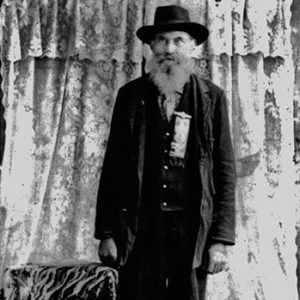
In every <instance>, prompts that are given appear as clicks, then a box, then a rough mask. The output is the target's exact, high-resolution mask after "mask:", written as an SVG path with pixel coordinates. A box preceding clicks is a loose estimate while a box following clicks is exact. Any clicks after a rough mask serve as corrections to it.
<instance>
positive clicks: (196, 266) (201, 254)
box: [95, 5, 235, 300]
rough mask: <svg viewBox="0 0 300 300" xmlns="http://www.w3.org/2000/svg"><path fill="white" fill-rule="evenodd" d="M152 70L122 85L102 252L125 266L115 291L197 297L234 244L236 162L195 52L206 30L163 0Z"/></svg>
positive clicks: (101, 207)
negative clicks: (192, 57)
mask: <svg viewBox="0 0 300 300" xmlns="http://www.w3.org/2000/svg"><path fill="white" fill-rule="evenodd" d="M137 36H138V37H139V38H140V39H141V40H142V41H143V42H145V43H147V44H149V45H150V47H151V49H152V52H153V57H152V59H151V60H150V61H149V62H148V65H147V68H148V69H149V73H148V74H146V75H144V76H142V77H141V78H138V79H136V80H134V81H132V82H130V83H128V84H126V85H125V86H124V87H122V88H121V89H120V91H119V93H118V97H117V100H116V104H115V108H114V113H113V118H112V124H111V131H110V136H109V141H108V145H107V150H106V154H105V159H104V163H103V169H102V174H101V179H100V186H99V194H98V203H97V216H96V232H95V237H96V238H97V239H100V240H101V242H100V244H99V257H100V260H101V261H102V262H103V263H105V264H108V265H110V266H112V267H115V268H118V269H119V275H120V282H119V289H118V299H122V300H125V299H131V300H135V299H140V300H147V299H149V300H150V299H151V300H160V299H172V300H176V299H178V300H185V299H193V300H196V299H200V294H201V287H200V284H199V282H200V280H201V279H202V278H203V276H205V274H206V273H212V274H214V273H218V272H220V271H222V270H225V269H226V268H227V263H226V259H225V258H226V248H227V247H228V246H230V245H233V244H234V235H235V232H234V229H235V216H234V215H235V211H234V194H235V193H234V188H235V165H234V157H233V150H232V144H231V138H230V128H229V121H228V116H227V106H226V98H225V95H224V92H223V91H222V90H221V89H220V88H218V87H217V86H216V85H214V84H213V83H211V82H210V81H208V80H204V79H201V78H200V76H199V75H198V74H197V71H196V68H195V66H194V65H193V60H192V59H191V56H192V53H193V51H194V49H195V47H196V46H197V45H199V44H201V43H202V42H204V41H205V40H206V39H207V37H208V30H207V29H206V28H205V27H204V26H202V25H200V24H198V23H193V22H190V19H189V14H188V11H187V10H186V9H184V8H183V7H180V6H177V5H171V6H164V7H158V8H157V10H156V13H155V21H154V25H153V26H144V27H141V28H140V29H139V30H138V31H137Z"/></svg>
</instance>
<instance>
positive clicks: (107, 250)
mask: <svg viewBox="0 0 300 300" xmlns="http://www.w3.org/2000/svg"><path fill="white" fill-rule="evenodd" d="M98 255H99V258H100V260H101V262H103V263H104V264H106V265H108V266H115V263H116V261H117V257H118V251H117V245H116V242H115V240H114V239H113V238H106V239H104V240H103V241H101V242H100V244H99V248H98Z"/></svg>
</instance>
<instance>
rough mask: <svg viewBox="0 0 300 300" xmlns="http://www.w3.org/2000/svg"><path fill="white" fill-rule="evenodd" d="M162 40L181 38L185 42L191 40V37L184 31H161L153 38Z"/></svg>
mask: <svg viewBox="0 0 300 300" xmlns="http://www.w3.org/2000/svg"><path fill="white" fill-rule="evenodd" d="M158 37H159V38H164V39H168V40H172V39H176V38H182V39H185V40H192V39H193V38H192V36H191V35H190V34H188V33H187V32H185V31H163V32H158V33H156V34H155V36H154V38H155V39H156V38H158Z"/></svg>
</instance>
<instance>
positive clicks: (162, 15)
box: [154, 5, 190, 25]
mask: <svg viewBox="0 0 300 300" xmlns="http://www.w3.org/2000/svg"><path fill="white" fill-rule="evenodd" d="M184 22H190V16H189V12H188V10H186V9H185V8H183V7H181V6H177V5H169V6H160V7H158V8H157V9H156V12H155V17H154V25H165V24H171V23H184Z"/></svg>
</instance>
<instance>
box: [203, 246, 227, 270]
mask: <svg viewBox="0 0 300 300" xmlns="http://www.w3.org/2000/svg"><path fill="white" fill-rule="evenodd" d="M208 254H209V265H208V268H207V272H208V273H209V274H216V273H219V272H221V271H227V270H228V268H229V266H228V260H227V248H226V245H224V244H222V243H217V244H213V245H211V246H210V248H209V250H208Z"/></svg>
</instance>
